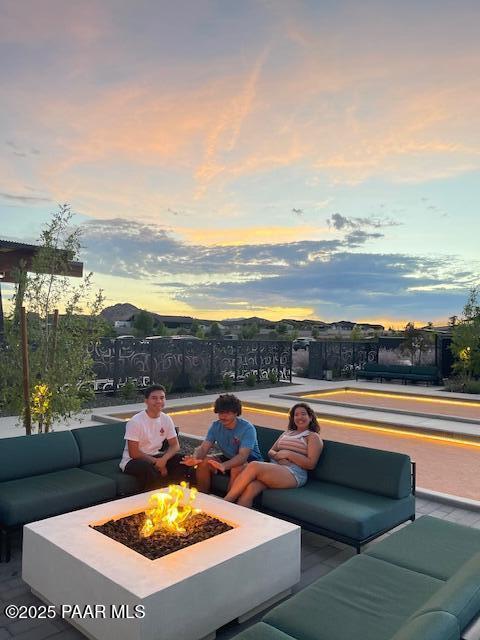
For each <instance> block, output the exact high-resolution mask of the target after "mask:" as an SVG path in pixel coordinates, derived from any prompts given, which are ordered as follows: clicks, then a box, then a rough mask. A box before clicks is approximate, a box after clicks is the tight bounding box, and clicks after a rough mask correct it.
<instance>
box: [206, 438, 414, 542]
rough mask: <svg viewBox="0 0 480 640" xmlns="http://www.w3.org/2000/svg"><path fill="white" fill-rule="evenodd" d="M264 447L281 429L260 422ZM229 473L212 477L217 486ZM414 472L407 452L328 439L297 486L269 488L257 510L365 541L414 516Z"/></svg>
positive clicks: (340, 537) (265, 450)
mask: <svg viewBox="0 0 480 640" xmlns="http://www.w3.org/2000/svg"><path fill="white" fill-rule="evenodd" d="M256 430H257V435H258V443H259V446H260V451H261V453H262V455H263V456H264V458H265V460H268V457H267V454H268V450H269V449H270V448H271V446H272V445H273V443H274V442H275V440H276V439H277V438H278V437H279V436H280V434H281V433H282V432H281V431H279V430H277V429H269V428H267V427H261V426H256ZM226 485H227V479H226V477H225V476H221V475H217V476H215V477H214V482H213V488H214V490H215V491H216V492H217V493H219V494H220V495H222V494H224V493H225V491H226ZM414 493H415V474H414V464H413V463H412V462H411V461H410V458H409V456H407V455H404V454H401V453H395V452H392V451H381V450H379V449H371V448H367V447H360V446H357V445H352V444H346V443H343V442H334V441H331V440H324V448H323V451H322V454H321V456H320V459H319V461H318V464H317V466H316V468H315V469H314V470H313V471H310V472H309V479H308V481H307V483H306V485H304V486H303V487H300V488H298V489H267V490H266V491H264V492H263V493H262V494H261V496H260V498H259V499H258V506H259V508H260V509H261V510H262V511H264V512H266V513H269V514H271V515H273V516H276V517H279V518H283V519H285V520H289V521H291V522H295V523H297V524H300V525H301V526H302V527H303V528H304V529H308V530H309V531H313V532H315V533H319V534H322V535H324V536H327V537H329V538H332V539H334V540H339V541H341V542H344V543H346V544H348V545H351V546H353V547H355V548H356V549H357V552H359V551H360V548H361V546H362V545H364V544H366V543H367V542H370V541H371V540H374V539H375V538H377V537H378V536H380V535H382V534H383V533H385V532H386V531H389V530H390V529H393V528H394V527H396V526H397V525H399V524H401V523H402V522H405V521H407V520H414V519H415V496H414Z"/></svg>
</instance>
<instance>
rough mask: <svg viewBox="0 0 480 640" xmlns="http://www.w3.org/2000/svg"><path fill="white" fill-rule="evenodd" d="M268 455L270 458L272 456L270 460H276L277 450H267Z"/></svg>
mask: <svg viewBox="0 0 480 640" xmlns="http://www.w3.org/2000/svg"><path fill="white" fill-rule="evenodd" d="M268 455H269V457H270V458H272V460H277V459H278V451H274V450H272V451H270V452H269V454H268Z"/></svg>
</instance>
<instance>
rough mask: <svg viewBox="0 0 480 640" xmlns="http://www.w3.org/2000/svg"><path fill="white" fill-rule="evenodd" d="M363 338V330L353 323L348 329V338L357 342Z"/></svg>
mask: <svg viewBox="0 0 480 640" xmlns="http://www.w3.org/2000/svg"><path fill="white" fill-rule="evenodd" d="M362 338H363V332H362V330H361V329H360V327H359V326H358V325H355V326H354V327H353V329H352V330H351V331H350V340H354V341H355V342H357V341H358V340H361V339H362Z"/></svg>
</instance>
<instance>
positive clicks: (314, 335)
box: [312, 327, 320, 340]
mask: <svg viewBox="0 0 480 640" xmlns="http://www.w3.org/2000/svg"><path fill="white" fill-rule="evenodd" d="M319 335H320V331H319V330H318V327H313V328H312V338H313V339H314V340H317V339H318V336H319Z"/></svg>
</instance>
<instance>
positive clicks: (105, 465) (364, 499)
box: [0, 422, 415, 560]
mask: <svg viewBox="0 0 480 640" xmlns="http://www.w3.org/2000/svg"><path fill="white" fill-rule="evenodd" d="M257 433H258V440H259V445H260V449H261V451H262V453H263V455H264V457H265V458H266V456H267V452H268V450H269V449H270V447H271V446H272V444H273V442H274V441H275V440H276V439H277V438H278V437H279V435H280V433H281V431H278V430H276V429H269V428H267V427H260V426H259V427H257ZM124 438H125V423H124V422H120V423H114V424H106V425H98V426H94V427H83V428H78V429H72V430H71V431H61V432H53V433H47V434H39V435H33V436H17V437H13V438H4V439H2V441H1V444H2V446H1V447H0V530H1V536H2V548H1V549H0V558H3V557H5V558H6V559H7V560H8V558H9V532H10V531H11V530H12V529H14V528H16V527H20V526H23V525H24V524H27V523H29V522H34V521H35V520H42V519H44V518H49V517H51V516H55V515H59V514H61V513H66V512H68V511H73V510H75V509H81V508H84V507H88V506H91V505H93V504H97V503H100V502H105V501H109V500H113V499H115V498H120V497H125V496H128V495H132V494H134V493H137V492H138V491H139V490H140V486H139V484H138V482H137V480H136V478H134V477H133V476H129V475H127V474H125V473H123V472H122V471H121V470H120V468H119V466H118V464H119V462H120V459H121V456H122V452H123V448H124V446H125V439H124ZM186 472H187V470H186ZM309 475H310V478H309V480H308V482H307V484H306V485H305V486H304V487H302V488H300V489H280V490H273V489H269V490H267V491H265V492H264V493H263V495H262V496H261V498H260V507H261V509H262V510H263V511H265V512H267V513H270V514H272V515H275V516H277V517H279V518H282V519H285V520H291V521H293V522H297V523H299V524H301V525H302V526H303V527H304V528H307V529H309V530H311V531H315V532H317V533H321V534H323V535H325V536H329V537H331V538H334V539H335V540H340V541H342V542H345V543H346V544H350V545H353V546H354V547H356V549H357V551H359V550H360V547H361V545H363V544H365V543H366V542H368V541H370V540H373V539H374V538H376V537H378V536H379V535H381V534H382V533H384V532H385V531H388V530H390V529H392V528H393V527H395V526H397V525H398V524H400V523H402V522H405V521H406V520H409V519H414V518H415V498H414V476H413V475H412V473H411V463H410V458H409V457H408V456H406V455H403V454H399V453H394V452H389V451H379V450H376V449H369V448H366V447H359V446H356V445H349V444H344V443H340V442H332V441H325V447H324V451H323V452H322V455H321V457H320V460H319V463H318V465H317V467H316V469H315V470H314V471H312V472H311V473H310V474H309ZM167 480H168V479H167ZM226 483H227V478H226V476H222V475H221V474H218V475H217V476H215V478H214V490H216V492H217V493H220V494H222V493H224V492H225V489H226Z"/></svg>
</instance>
